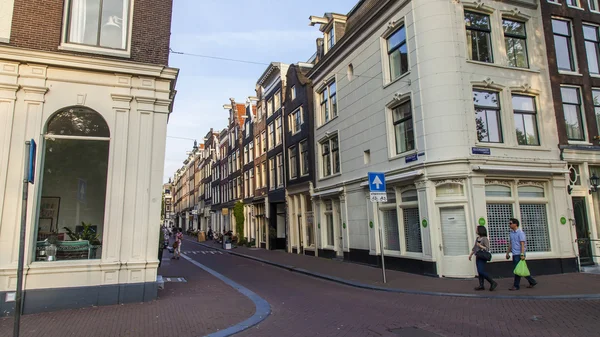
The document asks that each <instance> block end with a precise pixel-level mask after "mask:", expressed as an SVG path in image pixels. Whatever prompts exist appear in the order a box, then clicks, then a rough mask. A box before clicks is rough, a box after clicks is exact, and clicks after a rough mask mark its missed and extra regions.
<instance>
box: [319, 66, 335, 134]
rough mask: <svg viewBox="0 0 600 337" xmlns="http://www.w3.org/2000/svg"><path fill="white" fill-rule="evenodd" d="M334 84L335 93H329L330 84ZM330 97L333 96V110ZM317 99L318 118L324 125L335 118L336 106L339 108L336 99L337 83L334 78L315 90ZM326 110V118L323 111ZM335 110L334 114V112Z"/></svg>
mask: <svg viewBox="0 0 600 337" xmlns="http://www.w3.org/2000/svg"><path fill="white" fill-rule="evenodd" d="M332 85H335V94H333V95H331V86H332ZM332 97H335V102H336V103H335V111H334V109H333V105H332V103H331V101H332ZM317 100H318V102H319V104H318V111H319V120H320V124H321V126H322V125H325V124H327V123H329V122H331V121H332V120H334V119H335V118H337V116H338V108H339V104H338V101H337V83H336V80H335V78H334V79H332V80H329V81H327V84H325V85H324V86H323V87H322V88H320V89H319V90H318V91H317ZM326 111H327V112H328V115H329V117H328V118H327V116H326V114H325V112H326ZM334 112H335V114H334Z"/></svg>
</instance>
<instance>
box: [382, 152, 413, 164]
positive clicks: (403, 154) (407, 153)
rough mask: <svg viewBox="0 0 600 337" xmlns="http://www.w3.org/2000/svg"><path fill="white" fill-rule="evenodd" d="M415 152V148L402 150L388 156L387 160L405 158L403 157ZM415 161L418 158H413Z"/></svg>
mask: <svg viewBox="0 0 600 337" xmlns="http://www.w3.org/2000/svg"><path fill="white" fill-rule="evenodd" d="M417 152H418V151H417V150H416V149H415V150H410V151H406V152H402V153H400V154H397V155H394V156H391V157H389V158H388V160H396V159H401V158H405V157H408V156H411V155H413V154H415V153H417ZM416 161H418V160H415V162H416ZM408 164H410V163H408Z"/></svg>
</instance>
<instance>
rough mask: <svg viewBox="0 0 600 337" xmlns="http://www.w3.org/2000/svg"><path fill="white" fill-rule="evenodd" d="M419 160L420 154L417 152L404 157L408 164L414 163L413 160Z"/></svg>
mask: <svg viewBox="0 0 600 337" xmlns="http://www.w3.org/2000/svg"><path fill="white" fill-rule="evenodd" d="M417 160H419V155H418V154H416V153H414V154H411V155H410V156H406V157H404V163H406V164H408V163H412V162H413V161H417Z"/></svg>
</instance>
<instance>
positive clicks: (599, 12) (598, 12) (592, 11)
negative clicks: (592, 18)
mask: <svg viewBox="0 0 600 337" xmlns="http://www.w3.org/2000/svg"><path fill="white" fill-rule="evenodd" d="M590 12H591V13H594V14H600V11H595V10H592V9H590Z"/></svg>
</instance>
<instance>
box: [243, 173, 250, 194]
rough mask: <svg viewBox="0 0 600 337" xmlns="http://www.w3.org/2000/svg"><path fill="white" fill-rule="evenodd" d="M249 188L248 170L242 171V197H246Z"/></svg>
mask: <svg viewBox="0 0 600 337" xmlns="http://www.w3.org/2000/svg"><path fill="white" fill-rule="evenodd" d="M249 188H250V172H249V171H246V172H244V198H247V197H248V196H249V195H250V194H249Z"/></svg>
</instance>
